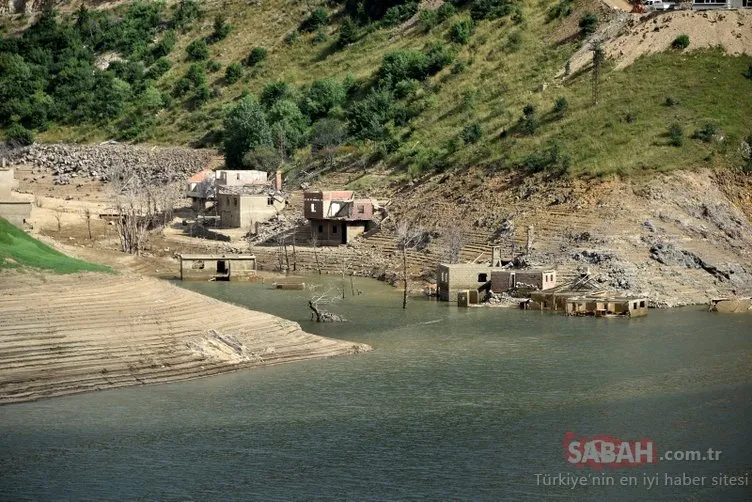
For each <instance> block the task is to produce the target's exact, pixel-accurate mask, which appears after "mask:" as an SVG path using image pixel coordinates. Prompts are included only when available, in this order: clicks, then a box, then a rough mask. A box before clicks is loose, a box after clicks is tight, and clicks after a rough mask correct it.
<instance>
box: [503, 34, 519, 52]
mask: <svg viewBox="0 0 752 502" xmlns="http://www.w3.org/2000/svg"><path fill="white" fill-rule="evenodd" d="M520 47H522V33H520V32H519V31H515V32H514V33H510V34H509V37H508V38H507V50H508V51H509V52H517V51H518V50H520Z"/></svg>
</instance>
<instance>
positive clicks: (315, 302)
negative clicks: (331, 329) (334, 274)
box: [308, 290, 347, 322]
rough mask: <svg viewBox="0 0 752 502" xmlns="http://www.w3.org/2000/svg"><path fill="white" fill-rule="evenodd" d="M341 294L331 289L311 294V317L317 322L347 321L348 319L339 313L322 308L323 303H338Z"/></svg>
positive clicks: (309, 304)
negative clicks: (335, 293) (333, 292)
mask: <svg viewBox="0 0 752 502" xmlns="http://www.w3.org/2000/svg"><path fill="white" fill-rule="evenodd" d="M338 300H339V296H335V295H334V294H332V291H331V290H327V291H325V292H323V293H319V294H314V295H311V296H310V297H309V298H308V308H309V309H311V319H312V320H315V321H316V322H345V321H347V319H345V318H344V317H342V316H341V315H339V314H334V313H332V312H329V311H327V310H323V309H321V307H320V306H321V305H325V304H332V303H336V302H337V301H338Z"/></svg>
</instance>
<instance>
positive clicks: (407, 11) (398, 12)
mask: <svg viewBox="0 0 752 502" xmlns="http://www.w3.org/2000/svg"><path fill="white" fill-rule="evenodd" d="M417 12H418V2H415V1H409V2H406V3H404V4H402V5H395V6H393V7H390V8H389V9H387V11H386V12H385V13H384V17H383V18H382V19H381V23H382V24H383V25H384V26H386V27H390V26H397V25H398V24H400V23H403V22H405V21H407V20H408V19H410V18H411V17H413V16H414V15H415V14H416V13H417Z"/></svg>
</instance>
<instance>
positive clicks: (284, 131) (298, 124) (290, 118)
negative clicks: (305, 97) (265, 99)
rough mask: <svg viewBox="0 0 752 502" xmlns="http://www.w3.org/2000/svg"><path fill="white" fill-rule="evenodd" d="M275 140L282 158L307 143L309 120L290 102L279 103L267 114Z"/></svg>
mask: <svg viewBox="0 0 752 502" xmlns="http://www.w3.org/2000/svg"><path fill="white" fill-rule="evenodd" d="M267 121H268V122H269V125H270V126H271V127H272V132H273V133H274V134H273V140H274V142H275V145H276V147H277V150H278V151H279V154H280V156H289V155H291V154H292V153H293V152H294V151H295V150H296V149H297V148H299V147H301V146H302V145H303V143H304V142H305V136H306V129H307V128H308V120H307V119H306V117H305V116H304V115H303V114H302V113H301V111H300V108H298V105H296V104H295V103H294V102H292V101H289V100H282V101H277V102H276V103H274V104H273V105H272V107H271V108H270V109H269V112H268V113H267Z"/></svg>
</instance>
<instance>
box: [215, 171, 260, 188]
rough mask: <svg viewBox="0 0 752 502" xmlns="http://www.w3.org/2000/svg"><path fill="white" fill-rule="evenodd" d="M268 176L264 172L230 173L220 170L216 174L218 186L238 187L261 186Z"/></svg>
mask: <svg viewBox="0 0 752 502" xmlns="http://www.w3.org/2000/svg"><path fill="white" fill-rule="evenodd" d="M267 178H268V174H267V173H266V172H265V171H230V170H227V169H221V170H219V171H217V172H216V181H217V184H218V185H223V186H228V187H239V186H243V185H263V184H265V183H266V180H267Z"/></svg>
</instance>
